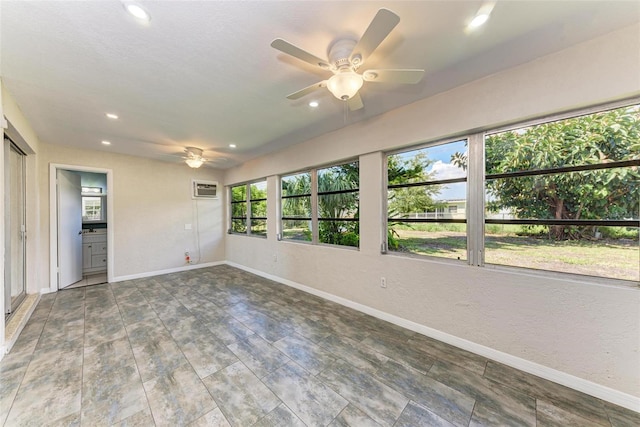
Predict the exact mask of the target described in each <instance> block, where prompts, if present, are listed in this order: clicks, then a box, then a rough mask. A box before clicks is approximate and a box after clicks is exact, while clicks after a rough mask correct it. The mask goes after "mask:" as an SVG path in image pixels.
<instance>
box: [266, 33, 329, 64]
mask: <svg viewBox="0 0 640 427" xmlns="http://www.w3.org/2000/svg"><path fill="white" fill-rule="evenodd" d="M271 47H272V48H274V49H278V50H279V51H280V52H283V53H286V54H287V55H291V56H293V57H295V58H298V59H299V60H301V61H304V62H307V63H309V64H311V65H315V66H316V67H320V68H322V69H323V70H328V69H330V68H331V67H330V66H329V63H328V62H327V61H325V60H324V59H320V58H318V57H317V56H315V55H313V54H311V53H309V52H307V51H306V50H303V49H300V48H299V47H298V46H295V45H293V44H291V43H289V42H288V41H286V40H282V39H275V40H274V41H272V42H271Z"/></svg>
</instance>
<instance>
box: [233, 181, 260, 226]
mask: <svg viewBox="0 0 640 427" xmlns="http://www.w3.org/2000/svg"><path fill="white" fill-rule="evenodd" d="M230 205H231V206H230V211H231V215H230V216H231V228H230V229H229V232H230V233H238V234H251V235H256V236H262V237H266V235H267V181H266V180H261V181H256V182H252V183H245V184H239V185H234V186H232V187H231V189H230Z"/></svg>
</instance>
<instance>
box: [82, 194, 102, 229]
mask: <svg viewBox="0 0 640 427" xmlns="http://www.w3.org/2000/svg"><path fill="white" fill-rule="evenodd" d="M104 196H105V195H103V194H102V188H100V187H82V221H85V222H87V221H104V220H105V218H106V215H105V203H104V200H105V199H104Z"/></svg>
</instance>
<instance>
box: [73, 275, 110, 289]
mask: <svg viewBox="0 0 640 427" xmlns="http://www.w3.org/2000/svg"><path fill="white" fill-rule="evenodd" d="M102 283H107V273H95V274H89V275H87V276H83V277H82V280H80V281H78V282H76V283H73V284H71V285H69V286H67V287H65V288H64V289H75V288H83V287H85V286H93V285H100V284H102Z"/></svg>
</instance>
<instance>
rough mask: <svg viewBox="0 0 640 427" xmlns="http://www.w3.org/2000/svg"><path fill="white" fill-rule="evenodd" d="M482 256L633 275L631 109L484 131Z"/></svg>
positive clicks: (636, 115) (639, 174)
mask: <svg viewBox="0 0 640 427" xmlns="http://www.w3.org/2000/svg"><path fill="white" fill-rule="evenodd" d="M485 152H486V154H485V157H486V160H485V173H486V175H485V179H486V213H485V243H484V245H485V262H486V263H491V264H501V265H509V266H517V267H527V268H533V269H542V270H551V271H559V272H565V273H576V274H586V275H592V276H600V277H610V278H617V279H626V280H635V281H638V280H640V272H639V268H638V266H639V264H640V248H639V245H638V226H639V220H640V215H639V212H638V209H639V205H640V170H639V166H640V108H639V107H638V106H631V107H624V108H618V109H615V110H610V111H602V112H598V113H594V114H589V115H584V116H580V117H573V118H569V119H565V120H559V121H554V122H547V123H542V124H537V125H534V126H528V127H521V128H518V129H513V130H509V131H506V132H500V133H493V134H489V135H487V136H486V138H485Z"/></svg>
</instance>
